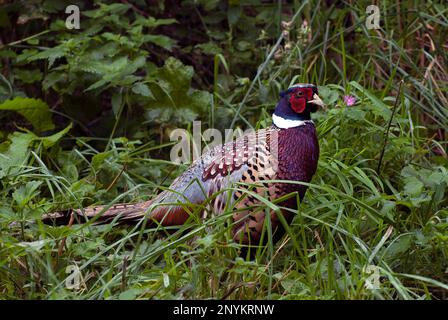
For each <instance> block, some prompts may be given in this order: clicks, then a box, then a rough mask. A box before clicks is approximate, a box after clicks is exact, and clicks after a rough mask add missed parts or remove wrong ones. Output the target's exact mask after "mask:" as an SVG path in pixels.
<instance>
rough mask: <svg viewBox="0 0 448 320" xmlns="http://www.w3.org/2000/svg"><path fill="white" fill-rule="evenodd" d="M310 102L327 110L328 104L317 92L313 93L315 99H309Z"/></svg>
mask: <svg viewBox="0 0 448 320" xmlns="http://www.w3.org/2000/svg"><path fill="white" fill-rule="evenodd" d="M308 103H311V104H314V105H315V106H317V107H319V108H322V109H324V110H327V106H326V105H325V103H324V102H323V101H322V99H321V98H320V97H319V96H318V95H317V94H316V93H315V94H314V95H313V100H309V101H308Z"/></svg>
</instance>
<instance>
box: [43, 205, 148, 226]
mask: <svg viewBox="0 0 448 320" xmlns="http://www.w3.org/2000/svg"><path fill="white" fill-rule="evenodd" d="M151 203H152V200H149V201H145V202H140V203H135V204H130V203H121V204H117V205H114V206H111V207H110V208H108V207H107V206H94V207H88V208H85V209H84V210H80V209H77V210H66V211H59V212H53V213H48V214H45V215H43V216H42V221H43V222H44V223H45V224H53V225H64V224H68V222H69V220H70V217H71V215H72V214H73V215H74V218H75V219H74V221H75V223H85V222H87V221H89V220H92V219H94V220H95V223H98V224H105V223H110V222H111V221H113V220H114V219H116V221H117V222H118V223H132V222H136V221H138V220H140V219H141V218H143V217H144V216H145V213H146V212H147V210H148V208H149V206H150V205H151Z"/></svg>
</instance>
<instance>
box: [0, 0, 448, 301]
mask: <svg viewBox="0 0 448 320" xmlns="http://www.w3.org/2000/svg"><path fill="white" fill-rule="evenodd" d="M354 3H355V2H354V1H353V2H352V1H347V2H346V1H317V0H316V1H314V0H311V1H303V2H302V1H273V2H271V1H256V0H245V1H243V0H241V1H238V0H236V1H235V0H232V1H222V0H213V1H202V0H197V1H193V0H185V1H175V0H169V1H160V0H147V1H144V0H130V1H121V2H114V1H93V2H90V1H85V2H84V1H72V0H70V1H54V0H35V1H8V0H3V1H0V28H1V31H0V36H1V42H0V70H1V73H0V110H1V111H0V179H1V180H0V199H1V201H0V230H1V232H0V297H1V298H21V299H23V298H25V299H46V298H50V299H67V298H75V299H86V298H104V299H111V298H113V299H116V298H120V299H135V298H185V299H189V298H223V297H224V298H239V299H247V298H253V299H265V298H275V299H277V298H278V299H355V298H360V299H372V298H377V299H446V298H447V297H448V200H447V199H448V197H447V190H446V189H447V185H448V158H447V153H446V149H447V132H446V128H447V126H448V109H447V105H448V102H447V81H448V79H447V77H446V74H447V70H446V67H447V64H446V63H447V61H448V54H447V52H448V51H447V50H446V49H447V47H448V42H447V38H446V32H447V27H448V19H447V16H448V14H447V13H448V8H447V6H446V4H445V3H444V1H429V2H425V3H423V2H420V1H406V0H403V1H381V5H380V12H381V28H380V29H376V30H375V29H373V30H369V29H367V28H366V25H365V19H366V15H367V14H366V6H367V5H368V4H370V3H368V4H366V3H363V1H356V4H354ZM70 4H76V5H78V7H79V8H80V12H81V20H80V26H81V28H80V29H68V28H67V27H66V25H65V19H66V17H67V16H68V14H66V13H65V8H66V7H67V6H68V5H70ZM296 82H309V83H316V84H318V85H319V94H320V96H321V97H322V99H323V100H324V102H325V103H326V104H327V105H328V110H326V111H321V112H319V113H318V114H317V115H316V117H315V122H316V124H317V128H318V133H319V141H320V146H321V157H320V160H319V167H318V172H317V174H316V176H315V177H314V179H313V182H312V184H310V188H309V191H308V193H307V196H306V197H305V200H304V202H303V203H302V204H301V205H300V209H299V210H298V212H296V217H295V219H294V221H293V224H292V225H291V226H290V228H288V230H287V231H288V232H287V235H286V236H285V237H283V238H282V240H281V241H280V242H279V243H277V244H273V243H272V242H269V243H268V245H267V246H266V247H264V248H260V249H259V250H258V252H257V255H256V259H255V260H250V259H246V260H245V259H243V258H241V257H240V256H239V250H240V246H239V245H238V244H236V243H233V242H232V241H231V240H230V239H231V237H230V232H229V230H230V228H231V226H230V225H229V224H228V221H229V219H228V218H229V217H230V216H231V215H232V208H228V213H227V214H225V215H223V216H220V217H212V218H210V219H208V220H206V221H205V222H201V221H199V220H197V221H196V220H193V221H191V223H190V224H188V225H185V226H182V227H180V228H178V230H177V231H175V232H169V233H166V234H165V233H164V232H160V230H158V231H159V232H155V230H153V229H143V228H141V225H137V226H134V227H132V226H120V227H113V226H112V225H103V226H94V225H91V224H87V225H72V226H58V227H53V226H48V225H44V224H42V223H41V222H40V220H39V218H40V217H41V216H42V214H44V213H46V212H51V211H55V210H61V209H68V208H74V207H76V208H80V207H83V206H88V205H91V204H106V205H113V204H114V203H118V202H123V201H130V202H134V201H140V200H146V199H150V198H152V197H153V196H154V195H155V194H156V193H158V192H159V191H160V189H162V188H164V187H167V186H169V184H170V182H171V181H172V179H174V178H175V177H176V176H177V175H178V174H180V173H181V172H182V171H183V170H184V169H185V167H186V166H185V165H177V164H175V163H172V162H170V161H169V153H170V148H171V146H172V145H173V142H171V141H170V139H169V135H170V132H172V130H173V129H175V128H179V127H180V128H186V129H189V130H191V127H192V122H193V121H194V120H201V121H202V129H203V130H205V129H206V128H209V127H215V128H218V129H221V130H223V129H225V128H236V127H239V128H242V129H246V128H248V127H251V126H252V127H254V128H260V127H265V126H267V125H269V124H270V123H271V119H270V114H271V112H272V110H273V108H274V106H275V103H276V101H277V97H278V94H279V92H280V91H281V90H283V89H285V88H287V87H288V86H289V85H290V84H293V83H296ZM348 96H350V99H352V100H351V102H350V103H348V100H347V97H348ZM344 97H345V99H344ZM201 208H202V207H201V206H197V212H199V211H200V210H201ZM266 208H267V209H275V208H276V205H275V203H270V202H267V204H266ZM73 265H76V266H78V267H79V268H80V270H81V273H82V275H83V278H82V281H81V286H80V287H79V288H77V289H76V288H75V289H70V288H67V287H66V281H65V280H66V277H67V275H68V274H67V273H66V270H67V269H66V268H67V267H68V266H73ZM372 272H374V273H375V272H377V273H378V275H379V277H380V278H379V280H380V283H379V287H378V288H376V289H372V288H370V287H369V286H368V285H367V286H366V283H367V284H370V283H371V282H370V281H371V279H372V278H371V276H372ZM374 276H375V274H374Z"/></svg>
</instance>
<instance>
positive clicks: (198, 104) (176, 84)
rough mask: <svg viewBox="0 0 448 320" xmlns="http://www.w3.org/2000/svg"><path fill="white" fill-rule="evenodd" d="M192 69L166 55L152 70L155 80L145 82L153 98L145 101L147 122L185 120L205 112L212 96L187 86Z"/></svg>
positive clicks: (178, 121) (186, 121) (180, 121)
mask: <svg viewBox="0 0 448 320" xmlns="http://www.w3.org/2000/svg"><path fill="white" fill-rule="evenodd" d="M193 75H194V70H193V68H192V67H191V66H185V65H184V64H182V62H180V61H179V60H177V59H175V58H172V57H170V58H168V59H167V60H166V62H165V65H164V66H163V67H162V68H159V69H158V70H157V71H156V72H155V74H154V78H155V80H152V81H151V82H150V83H148V85H149V87H150V90H151V92H152V93H153V96H154V101H149V102H147V104H146V105H145V107H146V108H148V109H149V110H148V112H147V113H146V114H145V116H146V118H147V120H148V122H158V123H161V122H164V121H166V122H169V121H173V122H174V123H177V124H186V123H190V122H191V121H193V120H195V119H196V118H197V117H198V115H200V114H205V113H206V112H207V110H208V108H209V106H210V104H211V100H212V96H211V94H210V93H209V92H207V91H200V90H195V89H192V88H191V87H190V85H191V79H192V78H193Z"/></svg>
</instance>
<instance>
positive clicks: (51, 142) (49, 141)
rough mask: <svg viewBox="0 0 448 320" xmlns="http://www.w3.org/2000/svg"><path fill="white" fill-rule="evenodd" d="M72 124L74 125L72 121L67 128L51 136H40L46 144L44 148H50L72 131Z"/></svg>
mask: <svg viewBox="0 0 448 320" xmlns="http://www.w3.org/2000/svg"><path fill="white" fill-rule="evenodd" d="M72 126H73V124H72V123H70V124H69V125H68V126H67V127H66V128H65V129H62V130H61V131H59V132H57V133H55V134H53V135H51V136H47V137H41V138H38V140H41V141H42V143H43V144H44V148H45V149H48V148H50V147H52V146H53V145H55V144H56V143H57V142H58V141H59V140H60V139H61V138H62V137H63V136H65V135H66V134H67V133H68V132H69V131H70V129H71V128H72Z"/></svg>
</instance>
